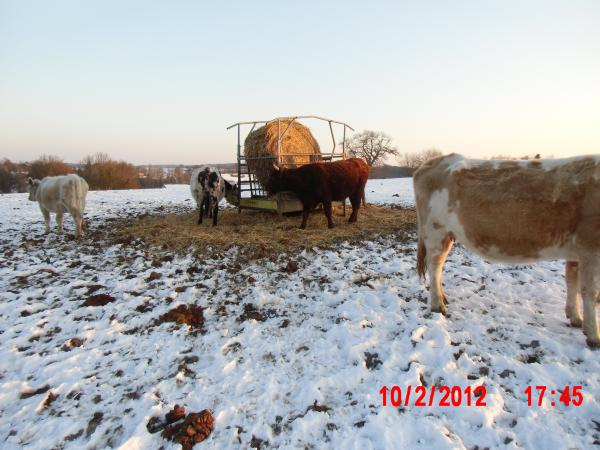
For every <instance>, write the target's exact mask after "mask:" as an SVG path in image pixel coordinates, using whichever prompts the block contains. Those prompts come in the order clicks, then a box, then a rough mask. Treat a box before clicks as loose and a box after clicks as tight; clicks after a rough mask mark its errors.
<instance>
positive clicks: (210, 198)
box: [190, 166, 238, 226]
mask: <svg viewBox="0 0 600 450" xmlns="http://www.w3.org/2000/svg"><path fill="white" fill-rule="evenodd" d="M190 191H191V193H192V197H194V200H196V204H197V205H198V209H199V214H198V223H199V224H200V223H202V216H203V215H204V213H206V215H207V216H208V217H212V219H213V226H215V225H217V215H218V213H219V202H220V201H221V200H222V199H223V197H226V198H227V201H228V202H229V203H231V204H232V205H235V204H237V203H238V198H237V197H238V187H237V185H232V184H231V183H229V182H228V181H227V180H226V179H225V178H223V177H222V176H221V173H220V172H219V169H217V168H216V167H211V166H202V167H199V168H198V169H195V170H194V171H193V172H192V176H191V178H190Z"/></svg>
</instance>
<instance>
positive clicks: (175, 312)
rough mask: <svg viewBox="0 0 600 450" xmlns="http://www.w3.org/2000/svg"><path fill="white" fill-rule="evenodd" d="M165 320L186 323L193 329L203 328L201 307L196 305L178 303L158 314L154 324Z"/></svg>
mask: <svg viewBox="0 0 600 450" xmlns="http://www.w3.org/2000/svg"><path fill="white" fill-rule="evenodd" d="M165 322H174V323H177V324H180V325H188V326H189V327H190V328H191V329H192V330H193V331H196V332H198V331H200V332H202V331H203V330H204V313H203V309H202V307H200V306H197V305H179V306H178V307H176V308H173V309H172V310H170V311H169V312H167V313H165V314H163V315H162V316H160V317H159V318H158V319H157V320H156V322H155V325H160V324H162V323H165Z"/></svg>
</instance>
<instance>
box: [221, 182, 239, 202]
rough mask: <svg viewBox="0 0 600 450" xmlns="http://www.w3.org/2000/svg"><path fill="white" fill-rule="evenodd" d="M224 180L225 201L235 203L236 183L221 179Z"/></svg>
mask: <svg viewBox="0 0 600 450" xmlns="http://www.w3.org/2000/svg"><path fill="white" fill-rule="evenodd" d="M223 181H224V182H225V199H226V200H227V203H229V204H231V205H236V206H237V204H238V203H239V202H238V195H239V188H238V185H237V184H231V183H230V182H229V181H227V180H225V179H223Z"/></svg>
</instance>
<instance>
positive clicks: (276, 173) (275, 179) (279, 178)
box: [265, 164, 286, 194]
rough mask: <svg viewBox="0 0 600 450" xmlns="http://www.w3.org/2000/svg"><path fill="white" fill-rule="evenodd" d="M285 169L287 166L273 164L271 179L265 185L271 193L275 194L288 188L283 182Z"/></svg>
mask: <svg viewBox="0 0 600 450" xmlns="http://www.w3.org/2000/svg"><path fill="white" fill-rule="evenodd" d="M285 170H286V169H285V167H279V166H277V165H275V164H273V169H272V170H271V175H269V181H267V184H266V185H265V189H266V190H267V192H268V193H269V194H275V193H277V192H280V191H284V190H285V189H286V188H285V186H284V183H283V179H284V174H285Z"/></svg>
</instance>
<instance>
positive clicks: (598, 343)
mask: <svg viewBox="0 0 600 450" xmlns="http://www.w3.org/2000/svg"><path fill="white" fill-rule="evenodd" d="M585 343H586V344H587V346H588V347H589V348H591V349H592V350H598V349H599V348H600V341H599V340H594V341H593V340H591V339H589V338H588V339H586V340H585Z"/></svg>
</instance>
